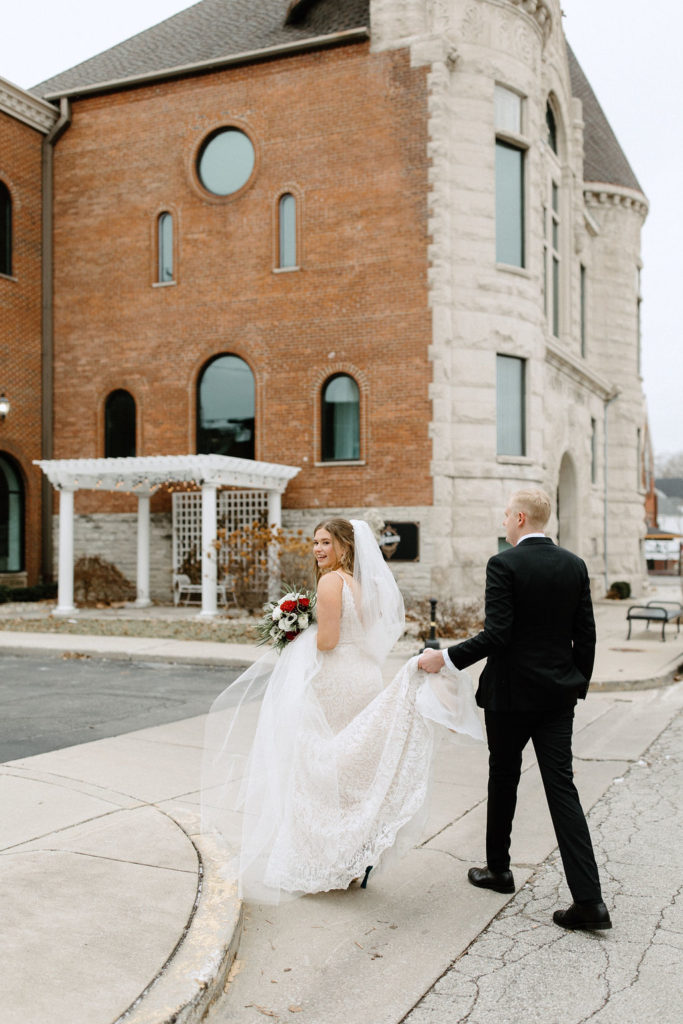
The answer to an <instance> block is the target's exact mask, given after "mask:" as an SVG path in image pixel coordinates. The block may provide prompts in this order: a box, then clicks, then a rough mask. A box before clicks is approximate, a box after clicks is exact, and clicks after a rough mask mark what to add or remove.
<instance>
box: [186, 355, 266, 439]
mask: <svg viewBox="0 0 683 1024" xmlns="http://www.w3.org/2000/svg"><path fill="white" fill-rule="evenodd" d="M254 421H255V388H254V375H253V373H252V372H251V369H250V368H249V366H248V365H247V364H246V363H245V361H244V359H240V357H239V356H233V355H221V356H217V357H216V358H215V359H212V360H211V362H210V363H208V364H207V365H206V366H205V367H204V369H203V370H202V372H201V374H200V376H199V381H198V384H197V452H198V453H199V454H204V455H234V456H236V457H237V458H239V459H253V458H254V452H255V447H254Z"/></svg>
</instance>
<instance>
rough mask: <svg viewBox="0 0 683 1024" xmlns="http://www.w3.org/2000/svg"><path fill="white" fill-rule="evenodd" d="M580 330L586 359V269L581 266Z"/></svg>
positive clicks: (582, 348)
mask: <svg viewBox="0 0 683 1024" xmlns="http://www.w3.org/2000/svg"><path fill="white" fill-rule="evenodd" d="M579 303H580V306H579V318H580V323H579V328H580V331H581V355H582V356H583V357H584V359H585V358H586V268H585V267H584V265H583V263H581V264H580V266H579Z"/></svg>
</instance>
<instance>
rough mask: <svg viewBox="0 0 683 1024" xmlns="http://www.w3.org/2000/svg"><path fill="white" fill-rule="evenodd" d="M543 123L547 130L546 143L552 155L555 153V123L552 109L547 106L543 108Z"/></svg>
mask: <svg viewBox="0 0 683 1024" xmlns="http://www.w3.org/2000/svg"><path fill="white" fill-rule="evenodd" d="M545 123H546V127H547V129H548V135H547V142H548V145H549V146H550V148H551V149H552V151H553V153H555V154H556V153H557V122H556V121H555V115H554V113H553V108H552V107H551V106H550V104H549V103H548V105H547V106H546V108H545Z"/></svg>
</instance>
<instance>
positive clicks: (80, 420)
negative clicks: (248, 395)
mask: <svg viewBox="0 0 683 1024" xmlns="http://www.w3.org/2000/svg"><path fill="white" fill-rule="evenodd" d="M426 101H427V97H426V71H425V69H424V68H421V69H411V67H410V63H409V58H408V56H407V53H406V52H405V51H396V52H391V53H385V54H380V55H372V54H370V52H369V48H368V47H367V46H366V45H364V44H363V45H354V46H347V47H344V48H339V49H334V50H327V51H321V52H318V53H309V54H304V55H299V56H296V57H290V58H288V59H284V60H278V61H272V62H269V63H264V64H260V65H252V66H248V67H243V68H233V69H229V70H225V71H221V72H217V73H212V74H207V75H203V76H200V77H196V78H189V79H186V80H181V81H176V82H170V83H164V84H155V85H150V86H148V87H145V88H140V89H134V90H129V91H126V92H121V93H119V94H112V95H105V96H100V97H93V98H88V99H82V100H77V101H76V102H74V105H73V121H72V125H71V127H70V128H69V130H68V131H67V132H66V133H65V135H64V136H63V137H62V139H61V140H60V141H59V143H58V145H57V147H56V153H55V179H56V197H55V250H56V267H55V360H56V366H55V389H56V395H55V407H56V418H55V457H56V458H75V457H95V456H101V455H103V454H104V450H103V445H104V442H103V406H104V400H105V398H106V395H107V394H108V393H109V392H110V391H111V390H112V389H114V388H118V387H122V388H126V389H128V390H129V391H130V392H131V393H132V394H133V395H134V397H135V400H136V403H137V411H138V427H137V452H138V454H144V455H152V454H172V453H183V452H192V451H194V450H195V417H196V384H197V379H198V375H199V373H200V371H201V369H202V367H203V365H204V364H205V363H206V361H207V360H208V359H210V358H211V357H213V356H215V355H217V354H219V353H222V352H231V353H235V354H236V355H238V356H241V357H242V358H243V359H245V360H246V361H247V362H248V363H249V365H250V366H251V368H252V370H253V372H254V376H255V380H256V458H257V459H261V460H264V461H272V462H283V463H289V464H293V465H299V466H301V467H302V471H301V473H300V474H299V476H298V477H297V478H296V479H295V480H294V481H293V483H292V484H291V485H290V487H289V488H288V491H287V493H286V495H285V499H284V505H285V507H289V508H307V507H335V506H340V507H348V506H349V505H355V506H360V507H368V506H374V505H391V506H397V505H411V506H412V505H422V506H424V505H430V504H431V502H432V485H431V478H430V473H429V464H430V459H431V441H430V440H429V436H428V426H429V421H430V418H431V406H430V401H429V399H428V383H429V379H430V368H429V364H428V359H427V350H428V346H429V343H430V340H431V317H430V313H429V310H428V303H427V260H426V246H427V206H426V204H427V170H428V168H427V147H426V135H425V132H426ZM230 124H233V125H236V126H237V127H241V128H242V129H243V130H245V131H247V132H248V134H249V135H250V136H251V138H252V140H253V142H254V144H255V147H256V153H257V167H256V171H255V173H254V175H253V177H252V180H251V182H250V184H249V185H248V186H247V187H246V189H244V190H243V191H242V192H241V193H239V194H238V195H237V196H235V197H232V198H227V199H216V198H215V197H211V196H208V195H206V194H205V193H204V192H203V190H202V189H201V187H200V186H199V184H198V183H197V180H196V176H195V171H194V161H195V157H196V152H197V149H198V147H199V146H200V144H201V142H202V140H203V139H204V138H205V137H206V135H207V134H208V133H209V132H210V131H212V130H213V129H214V128H216V127H218V126H221V125H230ZM285 190H288V191H292V192H293V193H294V194H295V195H296V196H297V199H298V208H299V216H300V235H299V243H300V244H299V252H300V256H299V261H298V262H299V264H300V267H301V269H300V270H296V271H292V272H286V273H282V272H280V273H275V272H274V267H275V261H276V249H277V245H276V238H277V232H276V210H277V201H278V198H279V196H280V195H281V194H282V192H283V191H285ZM163 210H169V211H171V212H172V213H173V215H174V220H175V228H176V241H175V266H176V273H175V283H174V284H169V285H165V286H163V287H154V286H153V285H154V270H155V230H154V226H155V222H156V218H157V217H158V214H159V213H160V212H161V211H163ZM335 370H342V371H345V372H349V373H351V374H353V375H354V376H355V378H356V380H357V381H358V384H359V387H360V390H361V396H362V398H361V402H362V412H361V425H362V432H361V433H362V436H361V462H362V463H363V464H362V465H352V466H334V465H323V466H320V465H316V463H317V462H319V461H320V447H319V444H320V440H319V402H320V389H321V385H322V383H323V381H324V380H325V379H326V377H327V376H328V374H329V373H330V372H334V371H335ZM119 507H120V508H123V507H124V506H114V505H112V499H111V498H110V497H107V496H105V495H94V494H91V495H82V494H79V495H77V502H76V508H77V511H79V512H80V513H88V514H89V513H93V512H105V511H106V512H109V511H115V510H118V508H119Z"/></svg>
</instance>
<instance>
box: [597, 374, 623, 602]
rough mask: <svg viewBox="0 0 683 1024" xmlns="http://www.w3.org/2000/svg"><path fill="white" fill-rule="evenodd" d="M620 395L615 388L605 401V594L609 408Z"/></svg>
mask: <svg viewBox="0 0 683 1024" xmlns="http://www.w3.org/2000/svg"><path fill="white" fill-rule="evenodd" d="M620 394H621V391H620V390H619V388H615V390H614V391H613V392H612V394H611V395H610V396H609V398H606V399H605V408H604V426H603V434H604V444H605V468H604V471H603V475H604V478H605V494H604V500H603V506H604V523H603V541H602V543H603V551H604V567H605V593H607V591H608V590H609V581H608V578H607V576H608V570H607V520H608V514H607V512H608V497H607V475H608V474H607V469H608V452H607V410H608V409H609V407H610V405H611V404H612V402H613V401H614V400H615V399H616V398H618V397H619V395H620Z"/></svg>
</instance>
